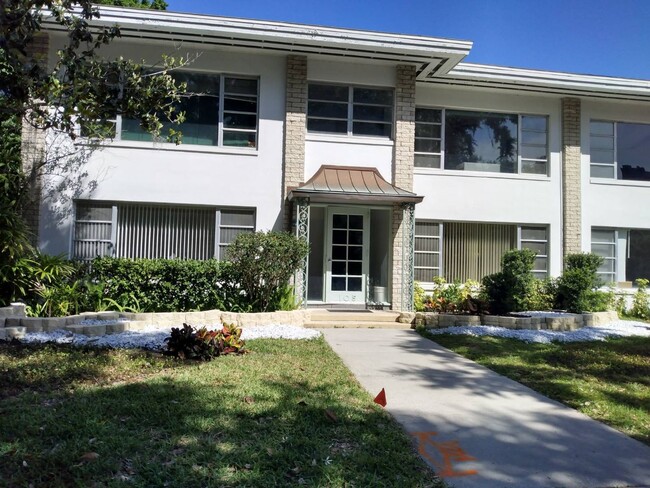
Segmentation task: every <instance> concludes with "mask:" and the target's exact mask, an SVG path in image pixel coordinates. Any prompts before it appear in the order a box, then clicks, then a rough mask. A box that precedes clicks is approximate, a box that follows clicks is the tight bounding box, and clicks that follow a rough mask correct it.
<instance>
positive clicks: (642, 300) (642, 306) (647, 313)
mask: <svg viewBox="0 0 650 488" xmlns="http://www.w3.org/2000/svg"><path fill="white" fill-rule="evenodd" d="M649 283H650V281H648V280H646V279H644V278H639V279H638V280H636V286H637V287H638V288H637V290H636V293H635V294H634V298H633V299H632V308H631V309H630V311H629V315H630V316H631V317H634V318H637V319H643V320H649V319H650V301H649V300H648V292H647V289H648V284H649Z"/></svg>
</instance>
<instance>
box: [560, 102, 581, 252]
mask: <svg viewBox="0 0 650 488" xmlns="http://www.w3.org/2000/svg"><path fill="white" fill-rule="evenodd" d="M580 147H581V146H580V99H578V98H563V99H562V188H563V192H562V230H563V239H562V243H563V249H562V250H563V253H564V256H566V255H567V254H573V253H576V252H580V247H581V242H580V240H581V231H582V229H581V225H580V220H581V219H580V212H581V200H580V199H581V190H582V188H581V185H580V169H581V165H580Z"/></svg>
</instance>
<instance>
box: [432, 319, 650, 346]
mask: <svg viewBox="0 0 650 488" xmlns="http://www.w3.org/2000/svg"><path fill="white" fill-rule="evenodd" d="M428 332H429V333H430V334H433V335H441V334H451V335H470V336H475V337H481V336H492V337H507V338H509V339H519V340H520V341H524V342H538V343H541V344H548V343H551V342H553V341H557V342H581V341H604V340H605V339H607V338H608V337H630V336H641V337H650V324H648V323H645V322H632V321H628V320H618V321H616V322H612V323H610V324H607V325H599V326H598V327H583V328H582V329H578V330H573V331H568V332H560V331H553V330H513V329H504V328H503V327H492V326H487V325H474V326H464V327H448V328H446V329H431V330H429V331H428Z"/></svg>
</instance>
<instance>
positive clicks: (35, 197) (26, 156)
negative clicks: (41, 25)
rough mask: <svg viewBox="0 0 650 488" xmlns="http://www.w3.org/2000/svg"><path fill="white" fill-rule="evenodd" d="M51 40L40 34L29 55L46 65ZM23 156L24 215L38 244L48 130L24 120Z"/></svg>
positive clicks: (28, 50) (31, 237)
mask: <svg viewBox="0 0 650 488" xmlns="http://www.w3.org/2000/svg"><path fill="white" fill-rule="evenodd" d="M49 48H50V39H49V35H48V34H47V33H44V32H41V33H38V34H37V35H36V36H35V37H34V39H33V41H32V42H31V43H30V44H29V46H28V47H27V56H28V57H32V58H33V59H34V61H36V62H37V63H40V64H42V65H45V66H47V56H48V51H49ZM20 155H21V159H22V165H23V171H24V173H25V176H26V177H27V182H28V189H27V191H28V194H27V201H26V202H25V207H24V209H23V217H24V219H25V222H26V223H27V226H28V229H29V231H30V242H31V243H32V245H34V246H37V245H38V228H39V220H40V213H41V212H40V210H41V191H42V182H41V173H40V172H41V165H42V164H43V160H44V158H45V132H44V131H42V130H39V129H36V128H34V127H33V126H31V125H30V124H29V123H28V122H27V121H25V120H23V121H22V129H21V147H20Z"/></svg>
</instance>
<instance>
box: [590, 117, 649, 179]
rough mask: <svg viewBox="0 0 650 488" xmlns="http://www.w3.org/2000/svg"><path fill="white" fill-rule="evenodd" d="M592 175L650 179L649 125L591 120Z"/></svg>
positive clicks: (596, 176) (597, 176) (595, 176)
mask: <svg viewBox="0 0 650 488" xmlns="http://www.w3.org/2000/svg"><path fill="white" fill-rule="evenodd" d="M589 154H590V158H591V176H592V177H594V178H612V179H619V180H637V181H650V124H633V123H627V122H612V121H603V120H592V121H591V122H590V124H589Z"/></svg>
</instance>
